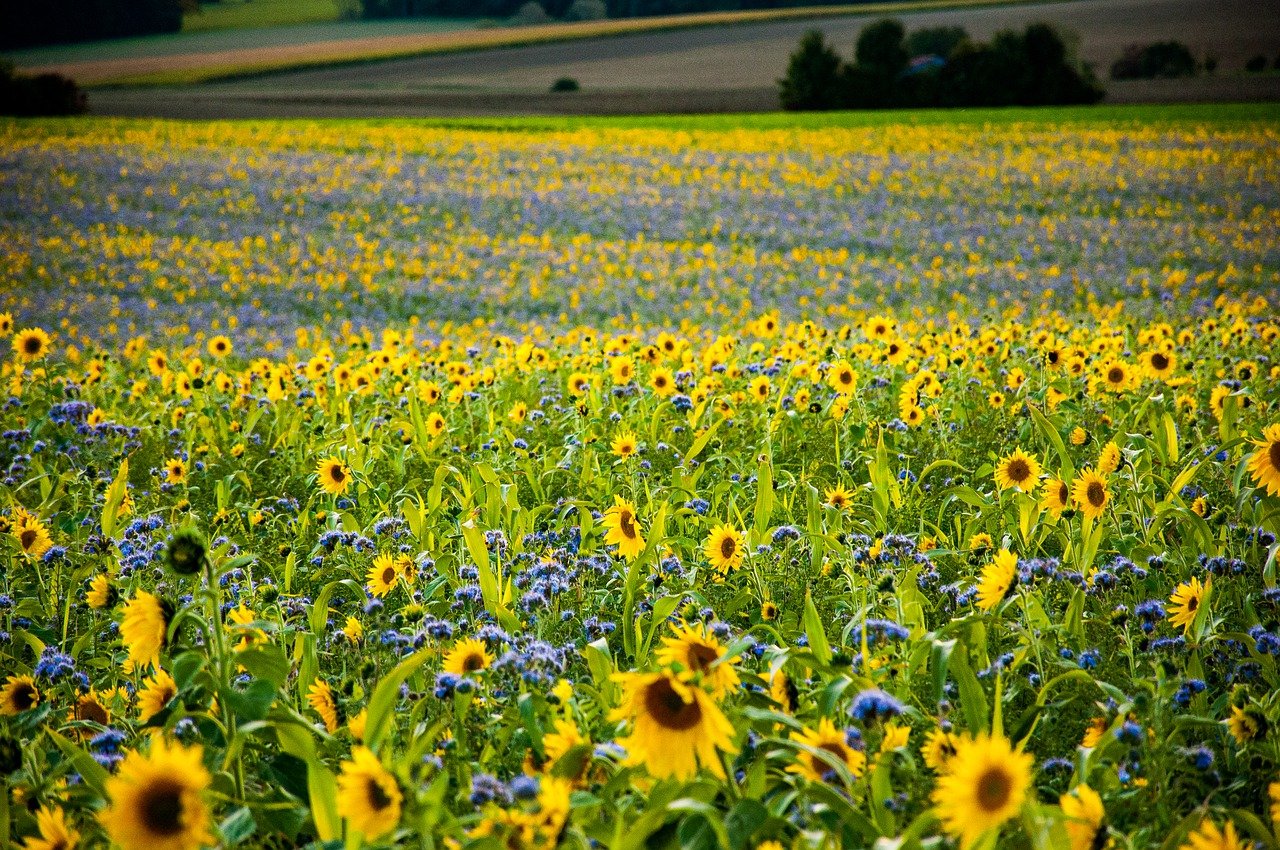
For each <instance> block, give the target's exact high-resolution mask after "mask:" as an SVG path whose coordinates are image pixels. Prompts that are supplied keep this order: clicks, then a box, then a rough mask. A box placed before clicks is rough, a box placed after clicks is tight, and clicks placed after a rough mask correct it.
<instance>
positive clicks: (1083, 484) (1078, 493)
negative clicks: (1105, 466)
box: [1071, 469, 1111, 519]
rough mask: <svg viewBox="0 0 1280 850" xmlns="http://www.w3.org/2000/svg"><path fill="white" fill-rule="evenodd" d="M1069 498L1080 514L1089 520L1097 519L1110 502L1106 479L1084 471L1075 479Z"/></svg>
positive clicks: (1093, 472)
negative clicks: (1072, 500)
mask: <svg viewBox="0 0 1280 850" xmlns="http://www.w3.org/2000/svg"><path fill="white" fill-rule="evenodd" d="M1071 496H1072V498H1073V499H1074V500H1075V503H1076V505H1077V506H1078V507H1079V508H1080V512H1081V513H1083V514H1084V515H1085V516H1087V517H1088V518H1089V519H1097V518H1098V517H1100V516H1102V512H1103V511H1104V510H1106V508H1107V503H1108V502H1110V501H1111V492H1110V491H1109V490H1108V489H1107V478H1106V476H1105V475H1099V474H1098V473H1097V472H1095V471H1094V470H1092V469H1086V470H1085V471H1084V472H1081V473H1080V477H1079V478H1077V479H1076V483H1075V486H1074V487H1072V489H1071Z"/></svg>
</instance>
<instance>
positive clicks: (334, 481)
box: [316, 457, 351, 496]
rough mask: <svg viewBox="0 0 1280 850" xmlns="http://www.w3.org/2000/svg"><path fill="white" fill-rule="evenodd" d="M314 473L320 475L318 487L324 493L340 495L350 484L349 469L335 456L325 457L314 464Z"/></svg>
mask: <svg viewBox="0 0 1280 850" xmlns="http://www.w3.org/2000/svg"><path fill="white" fill-rule="evenodd" d="M316 475H318V476H319V477H320V487H321V489H323V490H324V491H325V492H326V493H330V494H332V495H334V496H340V495H342V494H343V493H345V492H347V487H349V486H351V470H349V469H347V465H346V464H345V463H343V462H342V461H341V460H339V459H338V458H336V457H327V458H325V459H324V460H322V461H320V462H319V463H318V464H316Z"/></svg>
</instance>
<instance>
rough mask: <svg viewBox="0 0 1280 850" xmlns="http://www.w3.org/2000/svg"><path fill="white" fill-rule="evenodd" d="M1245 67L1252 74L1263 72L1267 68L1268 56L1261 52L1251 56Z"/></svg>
mask: <svg viewBox="0 0 1280 850" xmlns="http://www.w3.org/2000/svg"><path fill="white" fill-rule="evenodd" d="M1244 69H1245V70H1246V71H1248V72H1249V73H1250V74H1261V73H1262V72H1263V71H1265V70H1267V57H1265V56H1263V55H1262V54H1261V53H1259V54H1258V55H1257V56H1253V57H1250V59H1249V61H1248V62H1245V63H1244Z"/></svg>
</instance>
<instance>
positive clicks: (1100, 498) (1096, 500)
mask: <svg viewBox="0 0 1280 850" xmlns="http://www.w3.org/2000/svg"><path fill="white" fill-rule="evenodd" d="M1084 495H1085V498H1086V499H1088V500H1089V504H1091V505H1093V506H1094V507H1095V508H1100V507H1102V506H1103V505H1104V504H1106V502H1107V490H1106V488H1105V487H1103V486H1102V484H1101V483H1100V482H1097V481H1090V482H1089V486H1088V487H1087V488H1086V489H1085V491H1084Z"/></svg>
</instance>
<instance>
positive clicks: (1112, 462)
mask: <svg viewBox="0 0 1280 850" xmlns="http://www.w3.org/2000/svg"><path fill="white" fill-rule="evenodd" d="M1122 460H1124V455H1122V454H1120V447H1119V446H1117V445H1116V444H1115V441H1111V442H1108V443H1107V444H1106V445H1105V446H1103V447H1102V452H1101V453H1100V454H1099V455H1098V471H1099V472H1101V473H1102V474H1103V475H1110V474H1111V473H1113V472H1115V471H1116V470H1117V469H1119V468H1120V461H1122Z"/></svg>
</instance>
